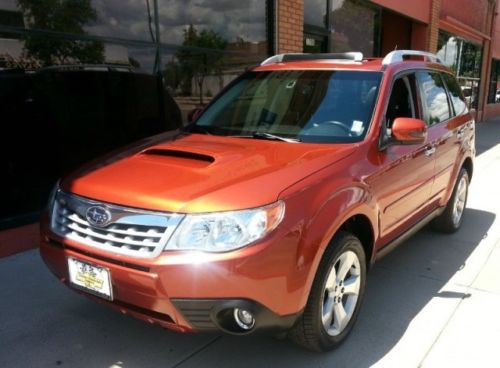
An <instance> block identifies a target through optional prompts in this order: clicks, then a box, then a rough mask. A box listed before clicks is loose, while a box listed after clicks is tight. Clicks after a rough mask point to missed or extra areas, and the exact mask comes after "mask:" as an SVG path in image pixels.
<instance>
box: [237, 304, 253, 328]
mask: <svg viewBox="0 0 500 368" xmlns="http://www.w3.org/2000/svg"><path fill="white" fill-rule="evenodd" d="M234 320H235V321H236V323H237V324H238V326H240V327H241V328H242V329H244V330H250V329H251V328H252V327H253V326H254V325H255V317H254V316H253V314H252V313H251V312H249V311H247V310H245V309H240V308H234Z"/></svg>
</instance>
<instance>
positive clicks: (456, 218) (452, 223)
mask: <svg viewBox="0 0 500 368" xmlns="http://www.w3.org/2000/svg"><path fill="white" fill-rule="evenodd" d="M468 192H469V174H468V173H467V170H465V169H464V168H462V169H461V170H460V173H459V174H458V179H457V181H456V183H455V187H454V188H453V193H452V195H451V198H450V200H449V201H448V204H447V205H446V208H445V209H444V211H443V213H442V214H441V215H439V216H438V217H437V218H436V219H435V220H434V221H433V222H432V226H433V228H434V229H435V230H438V231H441V232H444V233H454V232H455V231H457V230H458V229H459V228H460V226H461V225H462V221H463V215H464V211H465V205H466V204H467V195H468Z"/></svg>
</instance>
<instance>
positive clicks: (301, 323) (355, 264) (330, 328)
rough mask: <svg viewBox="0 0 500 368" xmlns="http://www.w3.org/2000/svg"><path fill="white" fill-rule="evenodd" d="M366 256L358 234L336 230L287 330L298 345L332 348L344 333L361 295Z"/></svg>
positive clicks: (356, 312) (339, 341) (357, 306)
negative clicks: (296, 317)
mask: <svg viewBox="0 0 500 368" xmlns="http://www.w3.org/2000/svg"><path fill="white" fill-rule="evenodd" d="M365 278H366V256H365V252H364V249H363V246H362V244H361V242H360V241H359V239H358V238H356V237H355V236H353V235H351V234H349V233H346V232H340V233H338V234H337V235H336V236H335V237H334V238H333V240H332V243H331V244H330V245H329V247H328V248H327V250H326V251H325V254H324V256H323V258H322V260H321V263H320V265H319V267H318V271H317V273H316V277H315V279H314V282H313V285H312V289H311V293H310V295H309V300H308V302H307V305H306V308H305V310H304V313H303V315H302V316H301V317H300V319H299V320H298V321H297V323H296V325H295V326H294V328H293V329H292V331H291V332H290V337H291V338H292V340H294V341H295V342H296V343H298V344H299V345H301V346H303V347H305V348H307V349H310V350H316V351H327V350H331V349H333V348H335V347H336V346H337V345H339V344H340V343H341V342H342V341H344V339H345V338H346V337H347V335H348V334H349V332H350V331H351V329H352V326H353V325H354V322H355V320H356V318H357V315H358V313H359V307H360V304H361V301H362V299H363V295H364V288H365Z"/></svg>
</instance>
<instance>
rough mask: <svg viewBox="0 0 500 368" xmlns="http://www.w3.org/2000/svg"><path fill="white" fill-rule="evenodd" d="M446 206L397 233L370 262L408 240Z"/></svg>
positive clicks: (377, 259) (380, 257)
mask: <svg viewBox="0 0 500 368" xmlns="http://www.w3.org/2000/svg"><path fill="white" fill-rule="evenodd" d="M445 208H446V207H440V208H437V209H435V210H434V211H432V212H431V213H429V214H428V215H427V216H425V217H424V218H423V219H421V220H420V221H419V222H417V223H416V224H415V225H413V226H412V227H410V228H409V229H408V230H406V231H405V232H404V233H402V234H401V235H399V236H398V237H397V238H396V239H394V240H392V241H390V242H389V243H387V244H386V245H384V246H383V247H382V248H380V250H378V251H377V254H376V255H375V258H374V259H373V261H372V264H373V263H375V262H376V261H379V260H380V259H382V258H383V257H385V256H386V255H387V254H389V253H390V252H392V251H393V250H394V249H395V248H396V247H398V246H399V245H401V243H404V242H405V241H406V240H408V239H409V238H410V237H412V236H413V235H415V233H417V232H418V231H420V230H421V229H422V228H423V227H424V226H425V225H427V224H428V223H429V222H431V221H432V220H434V219H435V218H436V217H438V216H439V215H440V214H441V213H443V211H444V210H445Z"/></svg>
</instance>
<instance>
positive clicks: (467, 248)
mask: <svg viewBox="0 0 500 368" xmlns="http://www.w3.org/2000/svg"><path fill="white" fill-rule="evenodd" d="M477 148H478V156H477V159H476V163H475V172H474V177H473V181H472V185H471V188H470V194H469V202H468V208H467V210H466V211H467V212H466V214H465V216H466V217H465V220H464V224H463V227H462V229H461V230H460V231H459V232H458V233H456V234H453V235H451V236H450V235H441V234H436V233H434V232H432V231H431V230H429V229H424V230H422V231H421V232H420V233H419V234H417V235H416V236H414V237H413V238H412V239H410V240H409V241H407V242H406V243H405V244H404V245H402V246H401V247H399V248H398V249H396V250H395V251H394V252H392V253H391V254H390V255H388V256H387V257H386V258H384V259H383V260H382V261H380V262H379V263H378V264H376V266H375V267H374V268H373V270H372V271H371V272H370V273H369V275H368V283H367V293H366V299H365V301H364V305H363V308H362V311H361V314H360V317H359V320H358V322H357V325H356V326H355V328H354V330H353V332H352V334H351V336H350V337H349V339H348V340H347V341H346V342H345V343H344V344H343V345H342V346H341V347H339V348H338V349H337V350H335V351H333V352H330V353H325V354H319V353H312V352H308V351H305V350H302V349H301V348H298V347H296V346H294V345H293V344H292V343H291V342H289V341H287V340H276V339H274V338H271V337H265V336H250V337H232V336H218V335H195V334H178V333H174V332H170V331H167V330H163V329H161V328H159V327H156V326H150V325H148V324H146V323H144V322H141V321H138V320H135V319H133V318H131V317H128V316H125V315H121V314H119V313H117V312H115V311H112V310H110V309H108V308H106V307H103V306H100V305H97V304H95V303H94V302H91V301H89V300H87V299H86V298H84V297H82V296H80V295H78V294H76V293H74V292H72V291H71V290H69V289H68V288H66V287H65V286H63V285H62V284H60V283H59V281H57V280H56V279H55V278H54V277H53V276H52V275H51V274H50V273H49V271H48V270H47V269H46V267H45V266H44V265H43V263H42V260H41V259H40V257H39V255H38V251H37V250H31V251H27V252H24V253H19V254H16V255H12V256H9V257H6V258H1V259H0V280H1V281H0V295H1V298H0V367H52V366H66V367H124V368H129V367H130V368H131V367H212V366H213V367H278V366H286V367H371V366H375V367H470V366H474V367H498V366H500V355H499V350H498V341H500V318H499V317H498V311H499V310H500V221H499V219H498V217H499V215H500V195H499V194H498V192H497V191H498V190H499V188H500V185H498V183H499V182H500V120H499V121H495V122H489V123H483V124H479V125H478V140H477Z"/></svg>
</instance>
